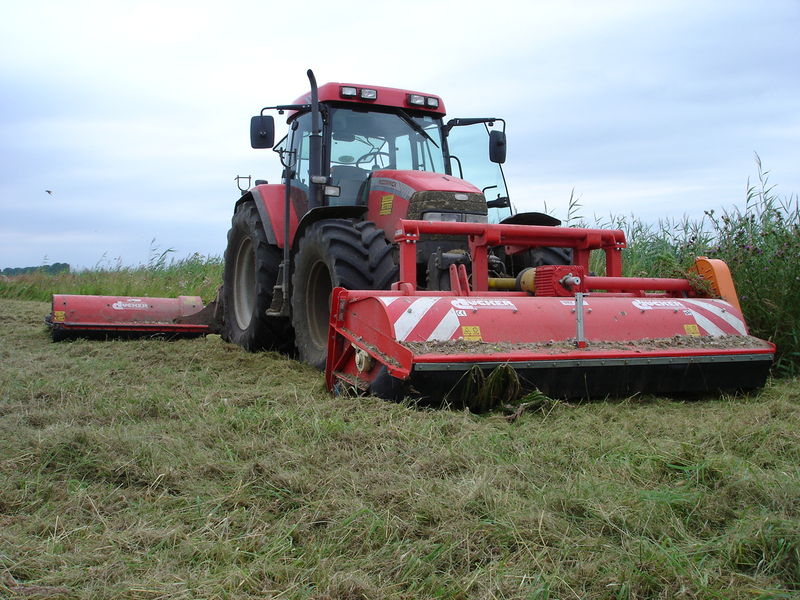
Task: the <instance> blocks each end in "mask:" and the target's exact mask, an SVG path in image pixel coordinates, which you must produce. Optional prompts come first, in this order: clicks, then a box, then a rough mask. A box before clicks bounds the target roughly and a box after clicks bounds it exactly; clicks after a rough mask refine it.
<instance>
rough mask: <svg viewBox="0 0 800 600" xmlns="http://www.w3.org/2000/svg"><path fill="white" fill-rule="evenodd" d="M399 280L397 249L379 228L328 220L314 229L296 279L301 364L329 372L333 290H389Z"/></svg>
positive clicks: (303, 244)
mask: <svg viewBox="0 0 800 600" xmlns="http://www.w3.org/2000/svg"><path fill="white" fill-rule="evenodd" d="M396 280H397V265H395V263H394V259H393V258H392V245H391V244H389V242H387V241H386V238H385V236H384V233H383V231H382V230H381V229H378V228H377V227H376V226H375V225H374V224H373V223H371V222H368V221H362V222H359V223H353V222H351V221H348V220H346V219H328V220H325V221H318V222H316V223H313V224H312V225H310V226H309V228H308V229H307V230H306V232H305V234H304V235H303V238H302V239H301V240H300V243H299V246H298V250H297V255H296V256H295V260H294V273H293V275H292V325H293V326H294V331H295V345H296V347H297V352H298V355H299V357H300V359H301V360H302V361H304V362H306V363H308V364H310V365H313V366H315V367H317V368H318V369H323V368H325V359H326V357H327V355H328V325H329V320H330V305H331V293H332V292H333V288H335V287H344V288H347V289H349V290H383V289H388V288H389V286H391V284H392V283H394V282H395V281H396Z"/></svg>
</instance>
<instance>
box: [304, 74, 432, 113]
mask: <svg viewBox="0 0 800 600" xmlns="http://www.w3.org/2000/svg"><path fill="white" fill-rule="evenodd" d="M363 90H372V91H374V92H375V93H374V95H373V94H367V95H373V96H374V97H372V98H364V97H362V96H363V95H364V94H363V93H362V91H363ZM318 94H319V101H320V102H352V103H353V104H362V105H370V104H372V105H378V106H394V107H397V108H405V109H407V110H421V111H425V112H428V113H432V114H437V115H441V116H444V115H445V109H444V102H442V99H441V98H440V97H439V96H436V95H434V94H424V93H422V92H414V91H411V90H401V89H397V88H388V87H378V86H375V85H361V84H356V83H336V82H330V83H326V84H325V85H321V86H319V89H318ZM420 98H422V102H423V104H417V103H413V102H412V99H413V100H415V101H416V102H419V101H420V100H419V99H420ZM310 102H311V92H307V93H305V94H303V95H302V96H300V97H299V98H298V99H297V100H295V101H294V103H295V104H308V103H310Z"/></svg>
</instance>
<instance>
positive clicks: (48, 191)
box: [45, 190, 53, 196]
mask: <svg viewBox="0 0 800 600" xmlns="http://www.w3.org/2000/svg"><path fill="white" fill-rule="evenodd" d="M45 192H47V193H48V194H50V195H51V196H52V195H53V190H45Z"/></svg>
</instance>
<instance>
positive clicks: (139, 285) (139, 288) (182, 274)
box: [0, 245, 222, 302]
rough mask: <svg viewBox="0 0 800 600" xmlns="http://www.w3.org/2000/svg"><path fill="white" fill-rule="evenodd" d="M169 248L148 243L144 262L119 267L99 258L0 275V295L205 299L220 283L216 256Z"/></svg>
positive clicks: (214, 292) (211, 297) (209, 299)
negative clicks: (58, 269) (87, 264)
mask: <svg viewBox="0 0 800 600" xmlns="http://www.w3.org/2000/svg"><path fill="white" fill-rule="evenodd" d="M173 255H174V250H173V249H172V248H168V249H166V250H161V249H160V248H159V247H158V246H156V245H151V249H150V258H149V260H148V261H147V263H146V264H140V265H138V266H133V267H132V266H125V265H123V264H122V262H121V261H120V260H117V261H115V262H114V263H109V262H108V261H107V260H106V259H105V258H103V259H101V260H100V261H99V262H98V263H97V264H96V265H95V266H94V268H92V269H85V270H81V271H76V272H71V273H59V274H56V275H51V274H48V273H47V272H45V271H40V272H35V273H30V274H26V275H18V276H15V277H9V278H5V279H0V298H15V299H20V300H41V301H49V300H50V297H51V296H52V295H53V294H97V295H112V296H180V295H184V296H201V297H202V298H203V300H204V301H205V302H210V301H211V300H213V299H214V296H215V295H216V291H217V288H218V287H219V286H220V284H221V283H222V258H221V257H219V256H204V255H202V254H198V253H194V254H192V255H190V256H187V257H185V258H175V257H174V256H173Z"/></svg>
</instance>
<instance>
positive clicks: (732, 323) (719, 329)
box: [681, 298, 747, 337]
mask: <svg viewBox="0 0 800 600" xmlns="http://www.w3.org/2000/svg"><path fill="white" fill-rule="evenodd" d="M681 302H683V303H685V304H688V305H690V306H692V308H690V309H688V310H689V311H690V313H691V316H692V318H693V319H694V320H695V323H697V326H698V327H699V328H700V329H702V330H703V331H704V332H705V335H710V336H713V337H721V336H724V335H747V326H746V325H745V324H744V320H743V319H741V318H739V317H737V316H736V315H735V314H733V313H732V312H731V309H733V307H732V306H731V305H730V304H728V303H727V302H725V301H724V300H710V299H709V300H694V299H689V298H681Z"/></svg>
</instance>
